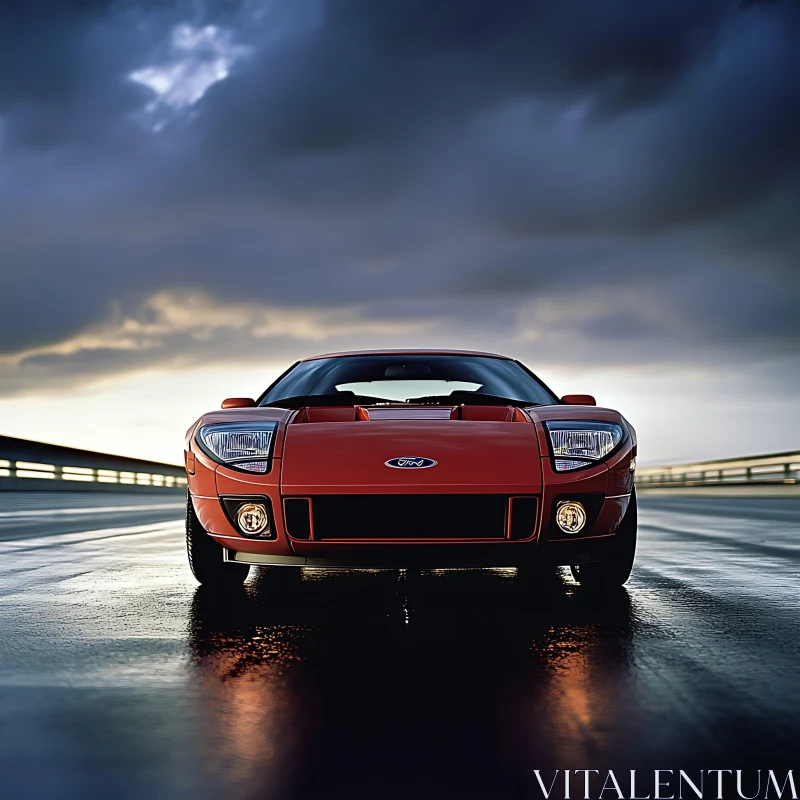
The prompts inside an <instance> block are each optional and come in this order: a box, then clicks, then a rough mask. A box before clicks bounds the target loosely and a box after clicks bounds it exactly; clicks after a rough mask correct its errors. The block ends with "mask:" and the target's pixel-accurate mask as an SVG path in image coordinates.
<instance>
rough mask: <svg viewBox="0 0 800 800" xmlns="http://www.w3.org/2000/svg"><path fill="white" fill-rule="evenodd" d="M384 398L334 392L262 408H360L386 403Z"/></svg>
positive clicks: (276, 402)
mask: <svg viewBox="0 0 800 800" xmlns="http://www.w3.org/2000/svg"><path fill="white" fill-rule="evenodd" d="M387 402H389V401H387V400H386V398H385V397H371V396H369V395H365V394H355V393H354V392H334V393H333V394H300V395H296V396H294V397H283V398H281V399H280V400H272V401H271V402H269V403H262V404H261V407H262V408H269V407H277V408H303V407H304V406H361V405H375V404H377V403H387Z"/></svg>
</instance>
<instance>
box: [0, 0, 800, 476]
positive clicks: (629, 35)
mask: <svg viewBox="0 0 800 800" xmlns="http://www.w3.org/2000/svg"><path fill="white" fill-rule="evenodd" d="M798 37H800V4H798V3H797V2H796V0H782V1H781V0H776V1H774V2H741V0H735V1H731V0H706V1H705V2H702V3H698V2H697V0H652V2H648V3H633V4H632V3H629V2H622V0H597V2H586V1H585V0H580V1H579V0H560V2H557V3H554V2H550V0H503V2H497V0H460V1H459V2H457V3H455V2H441V1H440V0H381V2H375V0H328V1H327V2H326V1H325V0H292V1H291V2H287V1H286V0H283V2H281V1H279V0H272V2H268V1H263V0H262V1H261V2H257V1H256V0H241V1H240V2H237V1H236V0H220V1H219V2H212V1H211V0H208V2H203V0H187V1H186V2H180V1H178V2H169V1H168V0H158V1H157V0H150V1H149V2H147V3H135V2H103V0H83V2H79V1H78V0H72V2H66V0H65V1H64V2H60V3H58V4H53V3H50V2H44V0H27V2H18V3H16V2H8V3H3V10H2V12H0V432H2V433H6V434H12V435H20V436H25V437H28V438H36V439H43V440H46V441H55V442H60V443H67V444H74V445H78V446H85V447H90V448H94V449H102V450H108V451H113V452H121V453H124V454H128V455H137V456H142V457H151V458H156V459H163V460H167V461H176V460H179V459H180V447H181V441H182V434H183V431H184V430H185V428H186V427H187V426H188V424H189V423H190V422H191V421H192V419H193V418H194V417H195V416H196V415H197V414H199V413H200V412H202V411H203V410H205V409H208V408H211V407H215V406H217V405H218V404H219V401H220V400H221V399H222V398H224V397H226V396H229V395H241V394H245V395H247V394H257V393H258V392H259V391H260V390H261V389H262V388H264V387H265V386H266V384H267V383H269V382H270V380H271V379H272V378H273V377H274V376H275V375H276V374H277V373H278V372H279V371H282V369H283V368H284V367H285V366H286V365H288V364H289V363H291V362H292V361H293V360H294V359H296V358H297V357H300V356H303V355H309V354H312V353H317V352H326V351H331V350H336V349H343V348H358V347H381V346H390V347H404V346H435V347H441V346H451V347H468V348H476V349H483V350H493V351H498V352H502V353H507V354H509V355H513V356H516V357H519V358H521V359H523V360H524V361H525V362H526V363H528V364H529V365H530V366H531V367H532V368H533V369H534V371H537V372H539V374H540V375H541V376H542V377H543V378H544V379H545V380H546V381H547V382H548V383H550V384H551V386H552V387H553V388H554V389H555V390H556V391H558V392H560V393H566V392H568V391H585V392H592V393H594V394H595V395H596V396H597V397H598V400H599V401H600V403H601V404H604V405H614V406H616V407H618V408H619V409H620V410H621V411H622V412H623V413H624V414H625V415H626V416H627V417H628V418H629V419H630V420H631V421H632V422H633V423H634V425H636V427H637V428H638V430H639V434H640V441H641V450H642V461H643V462H646V463H657V462H663V461H676V460H677V461H680V460H685V459H695V458H706V457H715V456H727V455H742V454H745V453H757V452H768V451H770V450H779V449H793V448H798V447H800V411H798V402H797V396H798V388H799V386H800V348H799V346H800V324H798V322H799V321H800V313H798V303H800V260H799V258H798V257H799V256H800V48H798V46H797V42H798Z"/></svg>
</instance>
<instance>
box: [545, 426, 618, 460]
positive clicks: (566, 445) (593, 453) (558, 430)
mask: <svg viewBox="0 0 800 800" xmlns="http://www.w3.org/2000/svg"><path fill="white" fill-rule="evenodd" d="M545 427H546V428H547V433H548V435H549V436H550V446H551V447H552V449H553V456H554V458H555V463H556V471H557V472H568V471H569V470H572V469H580V468H581V467H588V466H589V465H590V464H591V463H592V462H594V461H600V460H602V459H604V458H605V457H606V456H607V455H608V454H609V453H610V452H611V451H612V450H614V448H615V447H616V446H617V445H618V444H619V443H620V442H621V441H622V437H623V435H624V433H623V430H622V427H621V426H620V425H615V424H614V423H613V422H554V421H551V422H545Z"/></svg>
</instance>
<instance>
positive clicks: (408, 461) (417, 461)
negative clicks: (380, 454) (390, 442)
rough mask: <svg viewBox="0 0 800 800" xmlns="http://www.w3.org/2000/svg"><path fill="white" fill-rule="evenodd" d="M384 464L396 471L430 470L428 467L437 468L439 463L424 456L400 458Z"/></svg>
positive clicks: (391, 459)
mask: <svg viewBox="0 0 800 800" xmlns="http://www.w3.org/2000/svg"><path fill="white" fill-rule="evenodd" d="M383 463H384V464H386V466H387V467H393V468H394V469H428V467H435V466H436V465H437V464H438V463H439V462H438V461H434V460H433V459H432V458H423V457H422V456H400V458H390V459H389V460H388V461H384V462H383Z"/></svg>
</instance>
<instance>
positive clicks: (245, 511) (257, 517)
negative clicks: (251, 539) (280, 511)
mask: <svg viewBox="0 0 800 800" xmlns="http://www.w3.org/2000/svg"><path fill="white" fill-rule="evenodd" d="M236 521H237V522H238V523H239V527H240V528H241V529H242V530H243V531H244V532H245V533H249V534H250V535H251V536H256V535H258V534H259V533H263V532H264V531H265V530H267V529H268V528H269V516H268V514H267V509H266V508H265V507H264V506H262V505H261V504H260V503H244V504H243V505H241V506H240V507H239V510H238V511H237V512H236Z"/></svg>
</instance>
